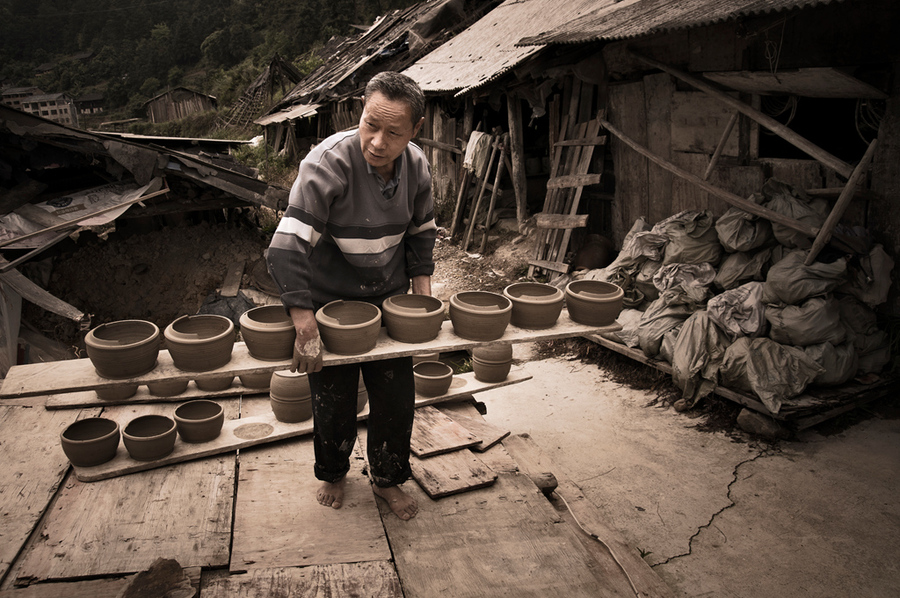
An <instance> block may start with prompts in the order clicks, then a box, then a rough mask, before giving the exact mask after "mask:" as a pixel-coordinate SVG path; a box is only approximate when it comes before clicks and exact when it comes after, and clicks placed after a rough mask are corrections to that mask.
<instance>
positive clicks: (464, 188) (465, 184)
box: [450, 168, 472, 239]
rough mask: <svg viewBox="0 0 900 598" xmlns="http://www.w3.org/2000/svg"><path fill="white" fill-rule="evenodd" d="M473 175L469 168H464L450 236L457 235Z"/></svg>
mask: <svg viewBox="0 0 900 598" xmlns="http://www.w3.org/2000/svg"><path fill="white" fill-rule="evenodd" d="M471 176H472V173H470V172H469V169H468V168H463V180H462V184H460V186H459V193H458V194H457V196H456V208H454V210H453V220H452V221H451V222H450V238H451V239H452V238H453V237H455V236H456V229H458V228H459V224H460V221H461V220H462V218H461V216H462V214H463V209H462V207H463V205H464V204H465V203H466V202H465V199H466V193H467V192H468V190H469V178H470V177H471Z"/></svg>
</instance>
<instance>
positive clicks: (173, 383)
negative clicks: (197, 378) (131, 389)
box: [147, 380, 190, 397]
mask: <svg viewBox="0 0 900 598" xmlns="http://www.w3.org/2000/svg"><path fill="white" fill-rule="evenodd" d="M188 382H190V380H157V381H156V382H148V383H147V390H149V391H150V394H152V395H153V396H154V397H174V396H175V395H180V394H181V393H183V392H184V391H185V390H187V387H188Z"/></svg>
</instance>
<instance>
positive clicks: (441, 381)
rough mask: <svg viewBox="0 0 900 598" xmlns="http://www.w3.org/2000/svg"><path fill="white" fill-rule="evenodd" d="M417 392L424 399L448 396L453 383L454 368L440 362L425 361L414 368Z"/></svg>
mask: <svg viewBox="0 0 900 598" xmlns="http://www.w3.org/2000/svg"><path fill="white" fill-rule="evenodd" d="M413 377H414V378H415V384H416V392H417V393H419V394H420V395H422V396H424V397H437V396H440V395H442V394H446V393H447V391H448V390H449V389H450V384H451V383H452V382H453V368H451V367H450V366H449V365H447V364H446V363H442V362H440V361H423V362H421V363H417V364H416V365H414V366H413Z"/></svg>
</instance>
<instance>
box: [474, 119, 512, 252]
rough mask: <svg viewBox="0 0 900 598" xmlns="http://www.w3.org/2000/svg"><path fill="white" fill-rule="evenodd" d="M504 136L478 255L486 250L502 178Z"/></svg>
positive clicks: (505, 141) (504, 152)
mask: <svg viewBox="0 0 900 598" xmlns="http://www.w3.org/2000/svg"><path fill="white" fill-rule="evenodd" d="M506 146H507V140H506V135H504V136H503V138H502V139H501V141H500V156H499V157H498V158H497V174H496V176H495V177H494V188H493V189H491V202H490V204H488V211H487V216H486V217H485V219H484V235H483V236H482V237H481V247H479V249H478V253H484V250H485V249H487V240H488V231H490V228H491V217H492V216H493V215H494V206H495V205H496V204H497V195H498V194H499V193H500V179H501V177H503V166H504V161H503V157H504V156H505V155H506Z"/></svg>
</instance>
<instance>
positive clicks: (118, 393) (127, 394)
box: [95, 384, 138, 401]
mask: <svg viewBox="0 0 900 598" xmlns="http://www.w3.org/2000/svg"><path fill="white" fill-rule="evenodd" d="M137 389H138V385H137V384H126V385H125V386H111V387H108V388H98V389H97V390H96V391H95V392H96V393H97V398H98V399H100V400H101V401H124V400H125V399H130V398H131V397H133V396H134V395H135V393H137Z"/></svg>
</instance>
